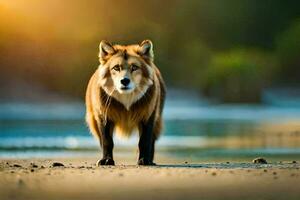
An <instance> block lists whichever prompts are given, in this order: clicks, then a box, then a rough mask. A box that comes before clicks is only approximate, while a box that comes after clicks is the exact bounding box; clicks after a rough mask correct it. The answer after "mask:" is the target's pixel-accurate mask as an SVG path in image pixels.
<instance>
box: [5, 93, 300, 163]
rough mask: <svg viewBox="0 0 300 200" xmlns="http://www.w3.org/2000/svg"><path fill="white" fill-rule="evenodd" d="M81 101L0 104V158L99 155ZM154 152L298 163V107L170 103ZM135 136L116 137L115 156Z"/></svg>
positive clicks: (126, 150) (127, 148) (129, 148)
mask: <svg viewBox="0 0 300 200" xmlns="http://www.w3.org/2000/svg"><path fill="white" fill-rule="evenodd" d="M83 118H84V106H83V104H81V103H60V104H57V103H55V104H54V103H52V104H15V103H14V104H11V103H10V104H1V105H0V157H2V158H31V157H43V158H45V157H64V156H67V157H69V156H90V155H95V153H97V152H98V151H99V145H98V143H97V141H96V140H95V139H94V138H93V137H92V136H91V135H90V134H89V132H88V129H87V127H86V125H85V123H84V120H83ZM164 119H165V128H164V133H163V134H162V136H161V138H160V139H159V140H158V143H157V152H158V154H163V155H165V156H170V157H177V158H184V159H189V160H193V161H198V160H206V161H209V160H214V161H216V160H249V159H252V158H254V157H257V156H264V157H267V158H269V159H272V160H292V159H293V160H294V159H300V108H297V107H296V108H295V107H293V108H292V107H286V106H285V107H279V106H276V107H274V106H266V105H261V106H258V105H211V104H208V103H206V102H203V101H198V100H197V99H193V100H190V101H186V100H184V101H181V100H169V101H168V102H167V104H166V109H165V112H164ZM137 143H138V138H137V136H136V135H135V136H133V137H131V138H129V139H128V140H121V139H118V138H115V150H116V153H120V154H121V153H132V152H134V151H135V149H136V147H137Z"/></svg>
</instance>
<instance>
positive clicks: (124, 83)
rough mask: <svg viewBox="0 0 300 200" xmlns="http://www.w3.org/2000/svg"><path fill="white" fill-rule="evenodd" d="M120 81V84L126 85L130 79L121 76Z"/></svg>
mask: <svg viewBox="0 0 300 200" xmlns="http://www.w3.org/2000/svg"><path fill="white" fill-rule="evenodd" d="M121 83H122V85H124V86H125V87H126V86H128V84H129V83H130V80H129V78H123V79H122V80H121Z"/></svg>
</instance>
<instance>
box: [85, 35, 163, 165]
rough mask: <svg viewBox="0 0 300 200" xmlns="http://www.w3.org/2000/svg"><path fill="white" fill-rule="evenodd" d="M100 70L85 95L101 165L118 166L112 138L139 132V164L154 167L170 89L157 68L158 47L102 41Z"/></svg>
mask: <svg viewBox="0 0 300 200" xmlns="http://www.w3.org/2000/svg"><path fill="white" fill-rule="evenodd" d="M99 62H100V65H99V66H98V68H97V70H96V71H95V72H94V74H93V75H92V77H91V78H90V80H89V83H88V86H87V90H86V97H85V101H86V122H87V125H88V127H89V129H90V131H91V133H92V134H93V135H94V136H95V138H97V140H98V141H99V143H100V146H101V148H102V153H103V156H102V158H101V159H100V160H99V161H98V162H97V165H114V164H115V161H114V159H113V147H114V142H113V134H117V135H120V136H126V137H128V136H130V135H131V134H132V133H133V132H135V130H137V131H138V133H139V143H138V148H139V157H138V162H137V163H138V165H155V163H154V162H153V159H154V150H155V141H156V140H157V139H158V137H159V135H160V133H161V131H162V125H163V121H162V111H163V107H164V101H165V96H166V87H165V84H164V81H163V78H162V76H161V73H160V71H159V69H158V68H157V67H156V65H155V64H154V53H153V43H152V42H151V41H150V40H144V41H143V42H141V43H139V44H133V45H117V44H115V45H112V44H111V43H110V42H108V41H105V40H103V41H101V42H100V45H99Z"/></svg>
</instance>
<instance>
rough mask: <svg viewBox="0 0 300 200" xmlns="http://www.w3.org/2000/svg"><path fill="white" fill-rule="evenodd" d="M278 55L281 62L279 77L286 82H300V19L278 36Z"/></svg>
mask: <svg viewBox="0 0 300 200" xmlns="http://www.w3.org/2000/svg"><path fill="white" fill-rule="evenodd" d="M276 55H277V57H278V60H279V62H280V68H279V71H278V78H279V79H281V80H285V81H286V82H299V80H300V20H297V21H296V22H295V23H293V24H292V26H291V27H290V28H288V29H287V30H286V31H284V32H283V33H282V34H280V35H279V36H278V37H277V41H276Z"/></svg>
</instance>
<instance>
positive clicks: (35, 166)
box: [30, 163, 38, 168]
mask: <svg viewBox="0 0 300 200" xmlns="http://www.w3.org/2000/svg"><path fill="white" fill-rule="evenodd" d="M30 165H31V167H33V168H38V166H37V165H36V164H34V163H30Z"/></svg>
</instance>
